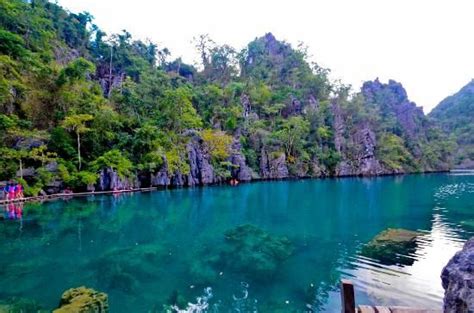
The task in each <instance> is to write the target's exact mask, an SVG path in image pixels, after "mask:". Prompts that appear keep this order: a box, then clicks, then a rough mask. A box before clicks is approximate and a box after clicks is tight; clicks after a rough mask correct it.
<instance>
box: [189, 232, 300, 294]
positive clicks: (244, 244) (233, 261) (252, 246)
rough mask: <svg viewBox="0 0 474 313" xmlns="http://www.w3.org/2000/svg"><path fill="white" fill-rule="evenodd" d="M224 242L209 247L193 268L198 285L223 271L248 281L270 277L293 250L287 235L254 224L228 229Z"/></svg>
mask: <svg viewBox="0 0 474 313" xmlns="http://www.w3.org/2000/svg"><path fill="white" fill-rule="evenodd" d="M224 235H225V240H224V242H223V244H222V245H214V246H208V247H206V248H204V249H203V250H202V251H201V252H200V257H197V258H196V259H195V261H194V263H193V264H192V265H191V267H190V274H191V276H192V277H193V279H194V281H195V282H196V283H198V284H203V285H205V284H212V283H213V282H215V280H216V279H217V278H218V277H219V275H220V273H222V272H224V273H227V272H232V273H237V274H238V275H239V276H240V277H242V276H243V277H245V278H247V279H248V280H250V281H251V280H259V281H262V280H267V279H270V278H271V277H272V275H274V274H275V273H276V272H277V270H278V268H279V266H280V265H281V264H282V263H283V262H284V261H285V260H286V259H288V258H289V257H290V256H291V254H292V253H293V246H292V244H291V242H290V241H289V240H288V239H287V238H286V237H280V236H273V235H270V234H268V233H267V232H265V231H264V230H262V229H260V228H258V227H256V226H254V225H248V224H247V225H241V226H237V227H235V228H233V229H230V230H228V231H226V232H225V234H224Z"/></svg>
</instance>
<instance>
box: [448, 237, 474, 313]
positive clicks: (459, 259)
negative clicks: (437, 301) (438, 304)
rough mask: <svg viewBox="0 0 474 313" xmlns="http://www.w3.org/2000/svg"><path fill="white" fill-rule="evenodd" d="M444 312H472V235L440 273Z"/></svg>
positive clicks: (473, 275)
mask: <svg viewBox="0 0 474 313" xmlns="http://www.w3.org/2000/svg"><path fill="white" fill-rule="evenodd" d="M441 280H442V284H443V288H444V312H445V313H469V312H474V237H473V238H471V239H470V240H469V241H468V242H466V243H465V244H464V247H463V249H462V250H461V251H459V252H458V253H456V254H455V255H454V257H453V258H452V259H451V260H450V261H449V263H448V264H447V265H446V267H445V268H444V269H443V272H442V273H441Z"/></svg>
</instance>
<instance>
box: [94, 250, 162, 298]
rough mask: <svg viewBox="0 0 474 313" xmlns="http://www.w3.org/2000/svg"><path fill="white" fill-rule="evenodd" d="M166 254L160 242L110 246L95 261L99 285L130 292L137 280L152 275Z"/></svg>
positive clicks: (159, 268)
mask: <svg viewBox="0 0 474 313" xmlns="http://www.w3.org/2000/svg"><path fill="white" fill-rule="evenodd" d="M167 256H168V253H167V251H166V249H165V248H164V247H163V246H162V245H156V244H153V245H152V244H146V245H136V246H132V247H129V248H120V249H112V250H110V251H108V252H106V253H104V254H103V255H102V256H101V257H100V258H99V259H98V260H96V261H94V262H93V264H91V265H92V266H93V268H94V269H95V270H96V277H97V280H98V282H99V285H101V286H104V287H105V288H108V289H116V290H122V291H126V292H133V291H135V290H136V287H137V286H138V282H139V280H148V279H153V278H155V277H156V276H157V275H158V273H159V272H160V270H161V269H163V268H164V267H163V261H164V260H165V258H166V257H167Z"/></svg>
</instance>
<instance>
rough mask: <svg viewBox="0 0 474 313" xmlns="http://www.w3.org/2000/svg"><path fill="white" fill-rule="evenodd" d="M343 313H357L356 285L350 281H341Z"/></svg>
mask: <svg viewBox="0 0 474 313" xmlns="http://www.w3.org/2000/svg"><path fill="white" fill-rule="evenodd" d="M341 305H342V313H355V296H354V285H353V284H352V282H351V281H350V280H347V279H342V280H341Z"/></svg>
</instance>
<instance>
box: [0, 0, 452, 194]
mask: <svg viewBox="0 0 474 313" xmlns="http://www.w3.org/2000/svg"><path fill="white" fill-rule="evenodd" d="M196 48H197V49H198V52H199V55H200V56H201V58H202V59H201V67H200V68H199V69H197V68H195V67H193V66H191V65H188V64H185V63H183V62H182V60H181V59H176V60H170V53H169V51H168V49H166V48H164V47H163V48H162V47H158V46H157V45H155V44H153V43H150V42H143V41H139V40H134V39H133V38H132V36H131V35H130V34H129V33H127V32H126V31H124V32H122V33H120V34H113V35H106V34H105V33H104V32H102V31H101V30H100V29H99V28H98V27H97V26H95V25H94V24H92V18H91V16H90V15H89V14H88V13H79V14H74V13H70V12H67V11H65V10H64V9H63V8H61V7H60V6H58V5H57V4H54V3H51V2H48V1H46V0H35V1H22V0H0V180H7V179H10V178H14V177H21V178H22V179H24V180H23V182H24V183H25V184H26V183H27V185H28V186H27V188H26V193H27V194H36V193H38V192H39V191H40V190H41V189H45V190H46V191H48V192H54V191H58V190H59V189H61V188H64V187H65V186H71V187H73V188H76V189H85V188H86V187H87V188H93V186H94V184H97V185H98V186H99V187H100V188H102V189H107V188H111V186H112V184H111V183H110V181H113V184H115V185H114V186H116V185H123V186H125V185H127V186H132V185H133V186H135V185H137V184H141V185H142V186H144V185H168V184H172V185H194V184H207V183H214V182H221V181H223V180H225V179H228V178H230V177H236V178H238V179H241V180H248V179H251V178H252V177H253V178H255V177H261V178H270V179H271V178H285V177H290V176H293V177H302V176H314V177H317V176H332V175H340V176H342V175H378V174H389V173H401V172H413V171H427V170H442V169H447V168H448V167H449V155H450V149H452V144H451V142H450V141H447V140H446V138H445V136H444V135H443V134H442V133H440V132H439V129H438V128H437V127H436V126H435V125H434V124H433V123H432V122H431V121H430V120H429V119H428V118H427V117H425V116H424V114H423V113H422V112H421V110H420V109H418V108H417V107H416V106H415V105H414V104H413V103H411V102H410V101H409V100H408V98H407V95H406V92H405V91H404V89H403V87H401V85H400V84H398V83H396V82H393V81H390V82H389V83H388V84H382V83H380V82H379V81H378V80H376V81H374V82H368V83H366V84H365V85H364V87H363V88H362V90H361V91H360V92H358V93H355V94H353V93H351V92H350V88H349V87H348V86H343V85H340V84H336V83H333V82H331V81H330V80H329V79H328V72H329V70H328V69H325V68H322V67H320V66H318V65H317V64H314V63H311V62H309V60H308V56H307V54H306V51H305V49H303V48H298V49H294V48H293V47H292V46H291V45H290V44H288V43H286V42H282V41H278V40H276V39H275V37H274V36H273V35H272V34H266V35H265V36H263V37H260V38H257V39H255V40H254V41H252V42H250V43H249V44H248V45H247V47H246V48H245V49H243V50H242V51H236V50H235V49H234V48H232V47H229V46H228V45H219V44H216V43H215V42H213V41H212V40H211V39H210V38H209V37H208V36H206V35H203V36H200V37H198V38H197V39H196ZM105 168H108V169H111V171H113V172H114V173H117V175H116V176H109V177H108V178H107V179H104V175H105V174H104V173H105V172H103V170H104V169H105ZM157 173H158V174H157ZM101 175H102V176H101ZM107 175H111V174H110V173H108V174H107ZM101 177H102V178H101ZM127 179H128V180H129V181H128V182H127V183H124V180H127ZM118 182H120V183H118ZM136 182H138V183H136Z"/></svg>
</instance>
